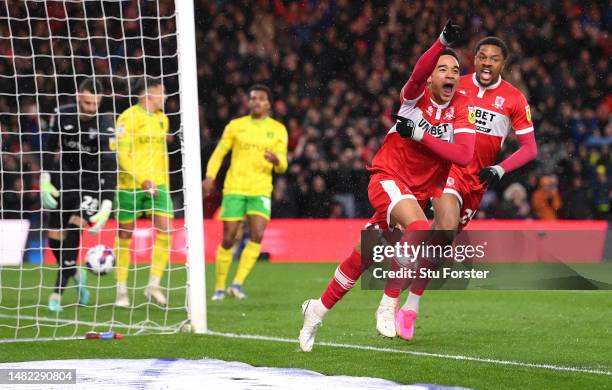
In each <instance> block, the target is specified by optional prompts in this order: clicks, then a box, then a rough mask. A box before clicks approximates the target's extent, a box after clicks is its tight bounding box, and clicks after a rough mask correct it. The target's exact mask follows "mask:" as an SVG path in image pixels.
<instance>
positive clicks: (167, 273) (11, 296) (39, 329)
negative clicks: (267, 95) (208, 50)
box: [0, 0, 207, 342]
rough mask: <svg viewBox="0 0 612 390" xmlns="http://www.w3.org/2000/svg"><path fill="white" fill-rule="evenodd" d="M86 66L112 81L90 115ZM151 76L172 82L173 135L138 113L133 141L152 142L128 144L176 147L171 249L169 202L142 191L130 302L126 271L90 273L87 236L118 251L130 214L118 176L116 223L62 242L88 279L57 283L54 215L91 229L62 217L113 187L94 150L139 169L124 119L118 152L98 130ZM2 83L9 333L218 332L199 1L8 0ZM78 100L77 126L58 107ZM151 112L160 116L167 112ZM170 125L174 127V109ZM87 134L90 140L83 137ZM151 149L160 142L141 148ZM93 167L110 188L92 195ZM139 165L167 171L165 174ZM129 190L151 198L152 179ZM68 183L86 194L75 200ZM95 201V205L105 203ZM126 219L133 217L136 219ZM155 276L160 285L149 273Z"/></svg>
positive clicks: (2, 256) (3, 15)
mask: <svg viewBox="0 0 612 390" xmlns="http://www.w3.org/2000/svg"><path fill="white" fill-rule="evenodd" d="M87 78H91V79H94V80H96V81H98V82H100V83H101V85H102V89H103V93H102V95H103V98H102V102H101V104H100V106H99V107H98V108H97V110H96V114H95V117H94V118H95V119H93V120H91V122H86V121H88V120H90V119H89V118H88V117H86V116H82V115H80V114H79V113H81V111H80V110H81V106H79V104H80V103H79V100H78V99H79V96H80V95H79V85H80V83H81V82H82V81H83V80H84V79H87ZM148 78H152V79H155V80H158V79H160V80H162V83H163V85H164V87H165V91H166V97H167V101H166V103H165V105H164V108H163V114H164V115H165V116H166V117H167V118H168V119H167V121H168V123H169V126H168V127H169V128H168V132H167V137H163V136H162V139H163V140H164V142H165V143H164V144H163V146H159V144H157V145H158V146H155V145H156V144H155V142H157V141H156V138H154V137H155V134H152V135H146V136H144V137H143V136H142V134H143V133H139V134H141V135H138V134H136V132H137V131H141V130H142V129H141V130H137V129H138V126H140V123H138V124H134V125H133V127H134V129H135V130H134V135H133V136H132V138H131V139H132V141H133V142H134V143H136V142H140V143H141V144H139V145H140V146H139V147H140V148H141V149H140V151H138V150H139V149H137V147H133V149H129V150H130V153H133V155H132V158H133V159H134V161H137V160H139V159H142V160H144V159H146V158H149V157H150V156H151V155H154V156H157V155H155V153H158V151H159V150H160V149H159V148H160V147H161V148H163V150H164V153H165V154H166V155H167V169H168V175H167V177H168V183H167V184H164V185H162V187H158V188H160V189H162V190H167V193H168V194H169V199H170V202H171V203H172V209H173V215H174V219H173V222H172V223H171V226H170V239H169V243H168V244H166V245H167V246H166V247H164V246H163V244H159V242H161V241H158V238H159V237H160V235H162V233H163V234H165V233H164V232H163V231H162V230H159V228H158V226H159V225H158V223H159V219H158V218H159V217H160V216H167V215H168V214H169V213H168V211H167V209H160V206H159V204H160V203H156V202H157V201H156V200H148V201H144V203H142V204H144V205H146V206H145V208H144V209H141V208H138V210H137V211H143V213H142V215H141V216H140V217H139V218H137V219H136V220H135V228H134V230H133V233H132V236H131V241H130V247H129V254H130V266H129V271H128V281H127V294H128V296H129V305H128V306H125V307H123V306H120V305H117V304H116V303H117V301H118V299H117V300H116V296H118V291H119V290H118V287H117V286H118V285H117V280H116V274H117V272H116V271H117V269H115V271H114V272H112V273H109V274H105V275H97V274H95V273H93V272H89V271H85V270H86V268H87V267H86V266H85V265H84V258H85V254H86V253H87V251H88V249H89V248H91V247H93V246H95V245H104V246H107V247H109V248H111V249H114V250H116V249H117V246H116V245H118V231H119V230H120V229H119V220H120V215H121V214H119V213H118V210H117V207H118V202H117V199H118V197H119V195H118V194H119V193H125V192H126V191H127V190H126V188H125V187H121V184H119V186H116V187H114V188H112V191H113V214H111V215H112V216H111V218H110V219H109V221H108V222H107V223H106V225H105V226H104V228H103V229H102V230H101V231H100V232H97V233H94V234H90V233H89V229H88V228H85V229H84V230H83V231H82V234H81V236H80V237H81V239H80V241H79V244H78V247H76V248H68V247H67V246H64V245H67V244H61V245H62V246H61V251H64V252H61V253H67V250H69V249H76V250H77V251H78V252H77V253H79V255H78V262H77V264H80V265H81V268H82V269H83V271H78V272H77V276H76V278H74V277H73V278H72V279H68V284H67V285H66V286H65V287H63V288H60V289H59V291H60V292H59V293H57V291H58V287H57V286H58V285H61V283H57V282H56V279H57V280H59V279H60V277H59V276H58V268H59V267H58V261H57V259H56V256H55V254H57V253H60V252H57V248H56V249H54V250H51V249H50V241H49V240H50V236H49V229H50V228H52V226H51V225H52V224H51V222H50V221H51V219H52V217H51V213H53V212H55V213H56V214H55V215H60V217H58V218H59V219H60V220H61V221H62V222H61V228H59V230H60V231H62V232H63V234H68V235H69V234H70V232H71V231H77V232H80V230H79V229H78V228H77V227H75V225H74V222H73V220H72V219H70V223H69V224H68V225H66V222H65V221H68V217H66V219H65V221H64V219H63V218H64V216H66V215H68V216H70V214H71V213H72V214H74V215H77V216H78V215H81V216H83V215H85V214H83V213H84V212H85V209H86V208H87V207H90V206H91V204H94V205H95V204H101V203H102V198H101V197H102V195H101V194H103V193H104V192H105V191H110V190H109V189H108V188H106V187H105V186H104V183H105V180H104V179H103V177H104V175H105V174H109V173H111V172H110V171H108V170H105V169H104V168H103V167H102V163H101V162H100V163H99V164H100V169H99V171H96V172H94V171H91V168H89V166H88V165H87V164H89V162H90V161H92V160H97V161H102V159H103V158H104V153H109V154H111V153H112V156H113V158H114V159H115V162H116V165H117V168H116V170H114V171H112V173H113V174H115V175H117V176H118V175H119V173H120V172H122V173H123V174H125V173H126V172H127V173H130V172H128V171H126V169H128V168H126V166H125V163H124V162H123V161H124V160H121V159H120V158H119V151H118V149H117V148H118V147H117V139H118V137H119V135H120V134H124V133H123V131H125V130H124V127H123V125H122V126H119V127H115V129H114V132H115V134H114V135H113V136H112V137H110V138H109V139H110V141H108V142H109V144H110V145H111V146H110V151H104V152H103V151H102V150H103V149H104V148H103V146H102V144H103V142H104V141H103V138H100V139H98V138H96V137H97V136H95V135H91V134H93V133H92V131H94V132H100V131H102V130H101V129H98V127H101V126H102V125H101V122H102V119H101V118H103V117H105V116H106V118H109V117H110V118H113V119H112V123H113V124H114V123H116V122H115V121H116V120H117V118H118V117H119V116H120V115H121V114H122V113H123V112H125V111H126V110H128V109H129V108H130V107H133V106H135V105H138V104H141V103H142V99H143V98H142V94H141V93H138V91H137V87H135V85H137V82H138V81H139V80H144V79H147V80H148ZM0 84H1V85H3V87H2V88H1V89H0V234H1V235H2V237H0V342H9V341H20V340H36V339H64V338H80V337H84V336H85V334H86V333H87V332H89V331H98V332H105V331H115V332H118V333H123V334H127V335H137V334H148V333H176V332H185V331H190V332H195V333H205V332H207V318H206V295H205V290H206V289H205V271H204V268H205V265H204V253H205V252H204V226H203V210H202V187H201V173H202V172H201V161H200V126H199V112H198V89H197V85H198V80H197V64H196V30H195V16H194V4H193V2H192V1H183V0H174V1H164V0H144V1H128V2H126V1H120V0H88V1H82V0H64V1H51V0H25V1H19V2H13V1H9V0H0ZM143 104H144V103H143ZM70 105H73V106H74V107H75V108H74V109H75V110H77V111H76V114H74V115H73V117H75V118H79V119H78V121H77V123H78V124H77V125H75V126H77V127H79V128H78V129H76V134H77V135H76V138H74V137H75V135H74V134H75V129H74V128H73V127H74V126H73V125H72V123H71V124H66V123H67V122H66V121H65V120H64V122H62V123H56V121H58V118H67V117H68V116H67V115H65V116H62V115H64V114H61V113H60V114H59V115H58V114H57V110H58V108H59V110H60V111H61V110H68V111H66V112H69V109H70V108H68V109H66V108H65V107H69V106H70ZM62 112H64V111H62ZM143 112H145V113H146V115H148V116H149V117H151V118H158V117H157V116H155V115H158V114H157V113H156V112H148V111H146V110H144V111H143ZM159 115H161V114H159ZM159 118H162V117H161V116H160V117H159ZM156 120H157V119H156ZM79 121H80V122H79ZM105 123H106V122H105ZM159 123H160V126H162V127H163V120H161V119H160V121H159ZM81 127H83V128H81ZM85 127H87V129H86V128H85ZM160 128H161V127H160ZM143 131H150V129H145V130H143ZM53 134H55V135H56V136H57V139H58V141H57V145H55V146H54V147H53V148H51V149H49V144H50V140H51V139H53ZM146 134H149V133H146ZM71 137H72V138H71ZM87 137H89V139H90V140H96V141H94V142H97V148H94V149H97V151H93V152H92V151H91V150H89V149H88V148H87V147H86V146H83V145H85V144H86V142H87ZM139 137H140V138H139ZM75 139H76V140H81V142H82V143H81V144H80V145H76V144H78V142H77V141H74V140H75ZM90 142H92V141H90ZM143 145H144V146H143ZM74 148H76V149H78V152H75V151H74V150H73V149H74ZM130 148H132V146H130ZM143 148H149V149H147V150H145V152H144V153H143V152H142V150H144V149H143ZM71 153H72V154H71ZM122 153H125V152H122ZM138 153H141V154H140V155H138ZM45 156H47V157H48V156H51V158H50V159H49V161H52V162H53V168H49V163H48V162H46V161H47V160H45ZM70 156H73V157H74V159H75V160H74V161H81V164H83V165H82V168H81V169H80V170H74V169H72V168H71V165H70V164H73V163H72V162H70V161H68V160H70V158H72V157H70ZM67 161H68V162H70V164H68V163H67ZM71 161H73V160H71ZM86 165H87V167H86ZM43 173H45V174H49V176H50V177H51V178H52V179H51V182H52V184H53V185H54V186H56V187H58V188H57V190H58V193H59V196H57V197H56V200H57V202H58V206H57V209H50V208H48V207H46V206H45V207H43V205H42V203H41V201H40V196H41V186H43V183H42V182H41V174H43ZM92 174H93V175H97V176H98V183H97V184H96V185H97V188H95V189H93V191H94V193H98V196H99V198H96V196H95V195H94V196H93V198H92V199H89V200H87V201H86V202H85V201H83V198H82V197H83V196H85V195H84V194H85V192H86V191H85V189H84V188H81V186H77V185H75V184H74V183H80V184H82V186H84V184H83V183H85V182H86V177H91V175H92ZM138 174H142V175H144V176H142V177H148V176H146V175H147V174H150V175H151V177H160V176H159V175H160V172H148V173H147V172H145V173H143V172H139V173H138ZM88 175H89V176H88ZM155 175H157V176H155ZM43 176H44V175H43ZM134 177H136V174H134ZM139 177H140V176H139ZM73 179H74V180H73ZM68 182H70V183H72V184H70V185H69V184H67V183H68ZM163 186H165V187H163ZM143 188H144V187H143ZM87 190H91V188H88V189H87ZM129 191H131V192H128V194H129V196H130V197H131V199H132V200H133V201H134V204H141V203H138V202H143V201H142V200H141V195H140V194H139V191H140V192H143V191H141V190H140V188H136V187H135V188H134V189H133V190H129ZM158 193H159V191H158ZM67 194H76V195H74V196H77V198H78V197H79V196H80V197H81V198H78V199H80V200H79V201H77V203H75V204H76V205H75V204H73V203H74V202H73V201H71V200H70V199H72V198H70V197H68V195H67ZM90 198H91V197H90ZM143 199H144V198H143ZM71 202H72V203H71ZM85 203H87V204H85ZM91 210H93V211H91ZM87 211H88V212H89V211H91V212H92V213H95V212H96V208H95V207H93V209H88V210H87ZM132 211H134V210H132ZM170 214H172V213H170ZM89 215H90V216H91V215H92V214H89ZM121 218H123V217H121ZM121 221H122V223H123V224H125V220H121ZM122 226H124V225H122ZM53 237H55V236H53ZM62 242H69V240H68V239H65V240H64V241H62ZM164 242H166V241H164ZM160 248H162V249H160ZM163 248H166V249H167V257H168V258H169V262H168V264H167V265H166V266H165V268H164V270H163V274H162V276H161V278H158V277H157V276H155V277H153V276H152V275H153V272H158V270H155V269H156V266H155V256H154V254H155V253H158V254H159V253H161V252H159V251H160V250H163ZM62 256H64V255H62ZM115 256H117V253H115ZM115 265H117V264H115ZM157 269H159V266H157ZM82 274H85V276H86V278H85V277H84V276H81V275H82ZM81 278H82V279H81ZM154 279H156V280H157V282H156V283H157V284H151V283H154V282H152V280H154ZM151 286H158V287H159V289H160V291H161V292H162V294H163V295H164V297H165V298H166V300H167V302H165V303H164V302H160V301H158V300H156V299H153V298H152V296H151V295H150V293H149V288H150V287H151ZM83 290H87V291H88V292H89V295H88V299H84V297H83V293H82V291H83ZM53 294H58V295H59V297H60V306H59V309H58V307H57V306H53V305H52V303H51V301H52V299H54V295H53ZM147 294H149V295H147Z"/></svg>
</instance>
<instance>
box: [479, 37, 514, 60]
mask: <svg viewBox="0 0 612 390" xmlns="http://www.w3.org/2000/svg"><path fill="white" fill-rule="evenodd" d="M482 45H493V46H497V47H499V48H500V49H501V51H502V55H503V56H504V60H505V59H507V58H508V45H506V42H504V41H503V40H502V39H500V38H498V37H485V38H482V39H481V40H480V41H479V42H478V43H477V44H476V49H475V50H474V54H476V53H478V50H480V46H482Z"/></svg>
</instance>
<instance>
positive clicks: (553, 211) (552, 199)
mask: <svg viewBox="0 0 612 390" xmlns="http://www.w3.org/2000/svg"><path fill="white" fill-rule="evenodd" d="M561 206H562V202H561V196H560V195H559V190H558V189H557V177H556V176H554V175H546V176H542V177H541V178H540V185H539V186H538V189H536V190H535V192H534V193H533V195H532V196H531V207H532V208H533V212H534V214H535V215H536V216H537V217H538V218H539V219H544V220H549V221H551V220H555V219H557V211H559V209H560V208H561Z"/></svg>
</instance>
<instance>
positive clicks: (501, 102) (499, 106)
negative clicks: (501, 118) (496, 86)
mask: <svg viewBox="0 0 612 390" xmlns="http://www.w3.org/2000/svg"><path fill="white" fill-rule="evenodd" d="M505 101H506V99H504V98H503V97H501V96H495V103H493V107H495V108H497V109H498V110H501V109H503V108H504V102H505Z"/></svg>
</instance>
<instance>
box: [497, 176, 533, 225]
mask: <svg viewBox="0 0 612 390" xmlns="http://www.w3.org/2000/svg"><path fill="white" fill-rule="evenodd" d="M499 217H500V218H505V219H526V218H529V217H531V207H530V206H529V202H528V201H527V191H526V190H525V187H523V186H522V185H521V184H520V183H512V184H510V185H509V186H508V188H506V190H505V191H504V195H503V201H502V204H501V207H500V211H499Z"/></svg>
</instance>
